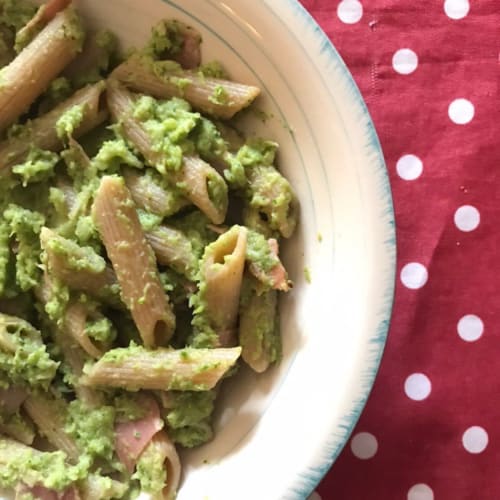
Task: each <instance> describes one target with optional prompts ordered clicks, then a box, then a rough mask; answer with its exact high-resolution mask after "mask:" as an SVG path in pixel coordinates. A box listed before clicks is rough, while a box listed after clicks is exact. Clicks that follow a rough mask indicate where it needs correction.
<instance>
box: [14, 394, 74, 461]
mask: <svg viewBox="0 0 500 500" xmlns="http://www.w3.org/2000/svg"><path fill="white" fill-rule="evenodd" d="M23 408H24V410H25V411H26V413H27V414H28V415H29V417H30V418H31V420H33V422H34V423H35V425H36V426H37V428H38V431H39V433H40V434H41V435H42V436H44V437H45V438H46V439H47V441H49V443H51V444H52V445H53V446H55V447H56V448H57V449H59V450H62V451H64V453H66V455H68V457H69V458H70V459H71V460H74V461H76V460H78V457H79V456H80V451H79V449H78V446H77V444H76V442H75V440H74V439H73V438H72V437H71V436H69V435H68V434H66V432H65V431H64V426H65V423H66V422H65V420H66V413H67V409H66V402H65V401H63V400H62V399H59V398H55V397H53V396H50V395H49V394H48V393H46V394H43V395H42V394H35V393H33V394H31V395H30V396H28V397H27V398H26V401H25V402H24V404H23Z"/></svg>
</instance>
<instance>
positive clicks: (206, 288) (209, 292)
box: [193, 226, 247, 347]
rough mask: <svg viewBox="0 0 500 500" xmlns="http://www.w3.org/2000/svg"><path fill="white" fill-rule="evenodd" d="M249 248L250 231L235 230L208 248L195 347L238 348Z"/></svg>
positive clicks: (203, 264) (195, 320)
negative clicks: (241, 292)
mask: <svg viewBox="0 0 500 500" xmlns="http://www.w3.org/2000/svg"><path fill="white" fill-rule="evenodd" d="M246 247H247V229H246V228H245V227H242V226H233V227H232V228H231V229H230V230H229V231H227V232H226V233H223V234H221V235H220V236H219V237H218V238H217V240H216V241H214V242H213V243H211V244H210V245H208V246H207V247H206V248H205V253H204V255H203V259H202V262H201V266H200V274H201V276H200V284H199V292H198V295H197V296H196V298H195V299H193V301H194V305H195V310H194V313H193V314H194V317H193V325H194V326H195V337H194V345H195V346H197V347H198V346H200V347H210V346H211V347H216V346H222V347H225V346H231V345H234V344H235V342H236V332H235V328H236V323H237V318H238V303H239V297H240V290H241V283H242V279H243V270H244V267H245V254H246ZM212 332H213V333H212Z"/></svg>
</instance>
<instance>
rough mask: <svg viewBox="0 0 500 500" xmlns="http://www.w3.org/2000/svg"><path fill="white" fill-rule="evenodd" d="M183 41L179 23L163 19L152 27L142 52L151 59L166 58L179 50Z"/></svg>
mask: <svg viewBox="0 0 500 500" xmlns="http://www.w3.org/2000/svg"><path fill="white" fill-rule="evenodd" d="M183 43H184V37H183V35H182V33H181V27H180V25H179V23H178V22H177V21H175V20H163V21H160V22H159V23H158V24H157V25H156V26H154V27H153V28H152V30H151V37H150V40H149V42H148V44H147V45H146V47H145V49H144V50H143V52H144V54H146V55H148V56H150V57H152V58H153V59H156V58H159V59H168V58H169V57H172V56H175V55H176V54H178V53H179V52H180V51H181V49H182V45H183Z"/></svg>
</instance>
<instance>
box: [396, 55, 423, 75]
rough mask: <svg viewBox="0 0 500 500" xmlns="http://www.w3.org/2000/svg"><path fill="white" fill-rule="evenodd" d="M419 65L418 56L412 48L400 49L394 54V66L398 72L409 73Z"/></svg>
mask: <svg viewBox="0 0 500 500" xmlns="http://www.w3.org/2000/svg"><path fill="white" fill-rule="evenodd" d="M417 66H418V56H417V54H415V52H413V50H411V49H399V50H398V51H396V52H395V53H394V55H393V56H392V67H393V68H394V71H395V72H396V73H400V74H401V75H409V74H410V73H413V72H414V71H415V70H416V69H417Z"/></svg>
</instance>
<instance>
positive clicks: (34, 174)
mask: <svg viewBox="0 0 500 500" xmlns="http://www.w3.org/2000/svg"><path fill="white" fill-rule="evenodd" d="M58 162H59V155H58V154H57V153H53V152H52V151H44V150H42V149H39V148H31V149H30V152H29V153H28V156H27V158H26V160H25V161H24V162H23V163H20V164H19V165H14V166H13V167H12V172H13V173H14V174H16V175H18V176H19V177H20V178H21V180H22V184H23V186H25V187H26V186H27V185H28V184H29V183H31V182H41V181H45V180H47V179H50V178H51V177H52V176H53V175H54V168H55V166H56V165H57V163H58Z"/></svg>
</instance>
